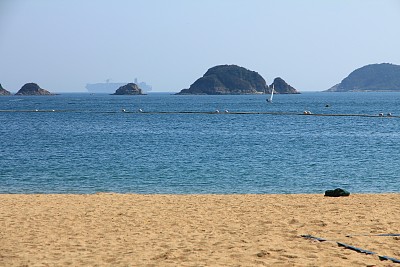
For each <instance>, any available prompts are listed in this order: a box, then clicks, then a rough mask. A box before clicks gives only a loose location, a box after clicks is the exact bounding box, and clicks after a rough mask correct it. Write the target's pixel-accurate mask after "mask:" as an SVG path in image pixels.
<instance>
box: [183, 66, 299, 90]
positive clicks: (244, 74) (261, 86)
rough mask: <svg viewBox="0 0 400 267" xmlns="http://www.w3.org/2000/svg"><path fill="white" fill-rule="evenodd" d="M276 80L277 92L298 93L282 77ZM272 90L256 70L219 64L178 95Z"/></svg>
mask: <svg viewBox="0 0 400 267" xmlns="http://www.w3.org/2000/svg"><path fill="white" fill-rule="evenodd" d="M275 81H276V87H275V92H276V93H286V94H287V93H298V92H297V90H296V89H294V88H293V87H291V86H289V85H287V84H286V82H284V81H283V80H282V79H281V78H278V80H275ZM275 81H274V83H275ZM282 81H283V83H282ZM271 90H272V89H271V88H270V87H269V86H268V85H267V83H266V82H265V80H264V78H263V77H262V76H261V75H260V74H258V73H257V72H255V71H251V70H248V69H246V68H243V67H240V66H237V65H219V66H215V67H212V68H210V69H208V70H207V72H206V73H205V74H204V75H203V77H201V78H199V79H197V80H196V81H195V82H194V83H193V84H192V85H191V86H190V88H189V89H182V90H181V91H180V92H179V93H177V95H245V94H265V93H270V92H271Z"/></svg>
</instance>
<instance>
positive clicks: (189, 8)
mask: <svg viewBox="0 0 400 267" xmlns="http://www.w3.org/2000/svg"><path fill="white" fill-rule="evenodd" d="M399 25H400V0H324V1H321V0H301V1H300V0H197V1H196V0H112V1H109V0H85V1H82V0H68V1H64V0H0V62H1V64H0V84H2V86H3V87H4V88H5V89H7V90H9V91H11V92H17V91H18V90H19V89H20V88H21V87H22V86H23V85H24V84H25V83H28V82H35V83H37V84H39V86H40V87H42V88H44V89H47V90H49V91H51V92H57V93H60V92H85V91H86V89H85V86H86V84H87V83H99V82H105V81H106V80H107V79H109V80H110V82H133V81H134V79H135V78H137V79H138V81H139V82H141V81H144V82H146V83H148V84H150V85H152V87H153V92H179V91H180V90H181V89H184V88H189V86H190V85H191V84H192V83H193V82H194V81H195V80H196V79H198V78H200V77H202V76H203V74H204V73H205V72H206V71H207V70H208V69H209V68H211V67H214V66H216V65H223V64H236V65H239V66H242V67H245V68H247V69H249V70H252V71H256V72H258V73H259V74H260V75H261V76H263V78H264V79H265V80H266V82H267V84H271V83H272V82H273V79H274V78H276V77H281V78H283V79H284V80H285V81H286V82H287V83H289V84H290V85H292V86H293V87H294V88H296V89H297V90H299V91H300V92H302V91H303V92H304V91H322V90H326V89H329V88H330V87H332V86H333V85H335V84H337V83H339V82H340V81H341V80H343V79H344V78H345V77H346V76H347V75H349V74H350V73H351V72H352V71H353V70H355V69H357V68H360V67H362V66H365V65H368V64H374V63H393V64H399V65H400V51H399V48H400V27H399Z"/></svg>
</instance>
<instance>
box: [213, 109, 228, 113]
mask: <svg viewBox="0 0 400 267" xmlns="http://www.w3.org/2000/svg"><path fill="white" fill-rule="evenodd" d="M215 113H221V112H220V111H219V110H218V109H216V110H215ZM224 113H229V111H228V110H227V109H225V110H224Z"/></svg>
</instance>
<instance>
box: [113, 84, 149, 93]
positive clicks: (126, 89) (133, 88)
mask: <svg viewBox="0 0 400 267" xmlns="http://www.w3.org/2000/svg"><path fill="white" fill-rule="evenodd" d="M113 95H144V94H143V92H142V89H140V88H139V86H137V84H135V83H128V84H126V85H123V86H121V87H119V88H118V89H117V90H116V91H115V93H114V94H113Z"/></svg>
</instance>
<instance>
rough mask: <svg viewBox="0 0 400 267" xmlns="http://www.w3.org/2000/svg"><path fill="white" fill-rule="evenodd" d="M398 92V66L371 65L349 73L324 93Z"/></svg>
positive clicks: (399, 67)
mask: <svg viewBox="0 0 400 267" xmlns="http://www.w3.org/2000/svg"><path fill="white" fill-rule="evenodd" d="M371 91H373V92H399V91H400V66H399V65H394V64H390V63H382V64H371V65H366V66H364V67H361V68H359V69H356V70H355V71H353V72H351V73H350V74H349V75H348V76H347V77H346V78H344V79H343V80H342V82H340V83H339V84H336V85H335V86H333V87H331V88H330V89H328V90H326V92H371Z"/></svg>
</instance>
